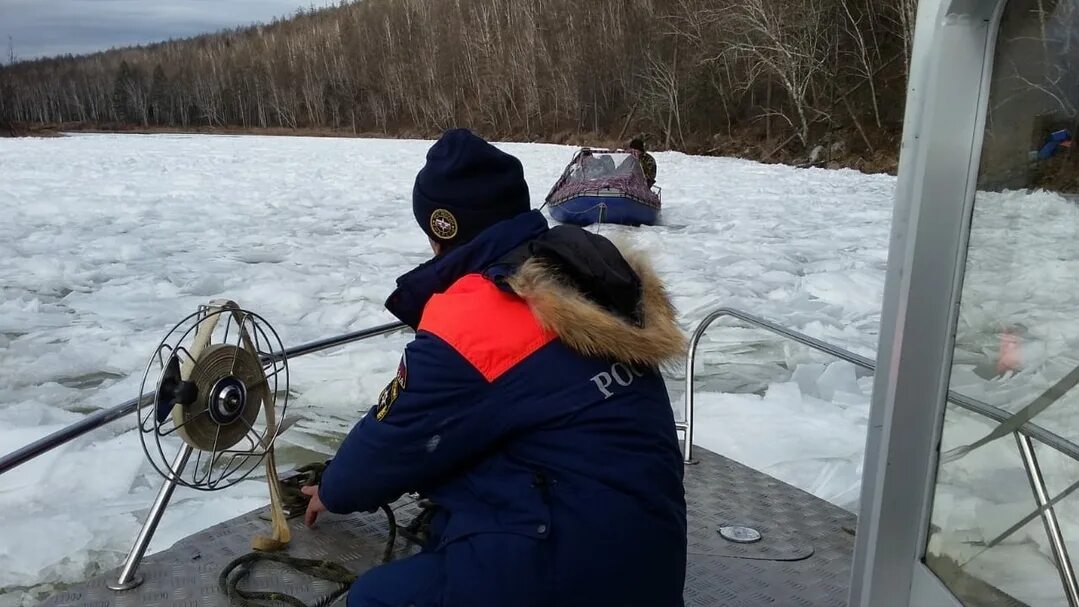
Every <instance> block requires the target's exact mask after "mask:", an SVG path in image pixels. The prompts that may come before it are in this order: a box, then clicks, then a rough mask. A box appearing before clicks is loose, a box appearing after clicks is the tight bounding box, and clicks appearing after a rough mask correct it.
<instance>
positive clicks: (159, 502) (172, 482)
mask: <svg viewBox="0 0 1079 607" xmlns="http://www.w3.org/2000/svg"><path fill="white" fill-rule="evenodd" d="M194 450H195V448H194V447H192V446H191V445H189V444H187V443H184V446H183V448H181V449H180V452H179V453H177V454H176V459H175V460H173V462H172V470H174V472H170V473H169V477H168V479H166V480H165V482H164V484H162V485H161V489H160V490H159V491H158V492H157V498H156V499H154V505H153V506H151V507H150V512H149V514H147V515H146V522H144V523H143V524H142V529H141V530H140V531H139V535H138V537H136V538H135V544H134V545H133V546H132V547H131V552H129V553H127V559H125V560H124V566H123V568H122V569H121V570H120V577H118V578H117V579H116V581H115V582H110V583H109V584H108V586H109V590H131V589H132V588H137V587H138V586H139V584H142V576H141V575H137V574H136V573H135V570H136V569H138V568H139V563H140V562H142V556H143V555H144V554H146V548H147V546H149V545H150V539H151V538H153V537H154V532H155V531H157V524H158V523H160V522H161V516H162V515H163V514H165V508H166V507H167V506H168V505H169V500H170V499H172V492H173V491H174V490H175V489H176V477H177V476H179V475H180V474H181V473H182V472H183V470H184V467H185V466H187V460H188V458H190V457H191V452H192V451H194Z"/></svg>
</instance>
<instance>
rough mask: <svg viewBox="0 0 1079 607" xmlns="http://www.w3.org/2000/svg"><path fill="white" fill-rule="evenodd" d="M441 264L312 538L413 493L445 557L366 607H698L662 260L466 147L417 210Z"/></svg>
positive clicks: (374, 575) (316, 496)
mask: <svg viewBox="0 0 1079 607" xmlns="http://www.w3.org/2000/svg"><path fill="white" fill-rule="evenodd" d="M413 209H414V212H415V215H416V219H417V221H418V222H419V224H420V227H421V228H423V230H424V232H426V234H427V236H428V237H429V239H430V241H431V243H432V248H433V249H434V251H435V257H434V258H433V259H432V260H431V261H429V262H427V263H425V264H423V265H421V266H420V267H418V268H416V269H415V270H413V271H411V272H409V273H407V274H405V275H404V276H402V277H400V278H399V279H398V281H397V289H396V290H395V291H394V292H393V294H392V295H391V296H390V298H389V299H388V301H387V304H386V305H387V308H388V309H389V310H390V311H391V312H392V313H393V314H394V315H395V316H397V317H398V318H400V319H401V320H402V321H403V322H405V323H407V324H408V325H410V326H412V327H413V328H414V329H416V338H415V340H414V341H413V342H411V343H410V344H409V345H408V346H407V347H406V349H405V353H404V356H402V358H401V362H400V365H399V368H398V372H397V375H396V377H394V378H393V380H392V381H391V382H390V383H389V385H388V386H387V387H386V389H385V390H383V392H382V394H381V396H380V397H379V400H378V404H377V405H376V406H374V407H373V408H372V409H371V410H370V411H369V412H368V413H367V414H366V415H365V416H364V417H363V419H361V420H360V422H359V423H358V424H356V426H355V427H354V428H353V429H352V431H351V432H350V433H349V435H348V436H347V437H346V438H345V440H344V442H343V443H342V445H341V447H340V449H339V450H338V452H337V454H336V456H335V457H334V458H333V459H332V461H331V462H330V464H329V466H328V467H327V468H326V470H325V472H324V474H323V477H322V482H321V485H320V486H318V487H314V488H309V489H308V492H309V494H310V495H312V499H311V502H310V505H309V508H308V513H307V522H308V524H314V522H315V519H316V517H317V516H318V514H319V513H320V512H321V511H323V510H329V511H330V512H335V513H348V512H363V511H371V510H373V509H375V508H377V507H378V506H379V505H380V504H383V503H388V502H392V501H393V500H395V499H397V498H399V497H400V496H402V495H403V494H405V493H409V492H416V493H419V494H421V495H423V496H424V497H425V498H427V499H430V500H431V501H433V502H434V503H435V504H437V506H438V508H437V514H436V515H435V517H434V519H433V520H432V523H431V533H430V538H429V541H428V544H427V545H426V546H425V547H424V548H423V550H422V551H421V552H419V553H418V554H415V555H413V556H410V557H407V558H404V559H400V560H397V561H393V562H391V563H388V564H386V565H382V566H379V567H376V568H374V569H372V570H370V571H368V572H367V573H365V574H364V575H362V576H360V578H359V579H358V580H357V581H356V582H355V584H354V585H353V586H352V588H351V589H350V591H349V596H348V604H349V606H350V607H399V606H400V607H403V606H406V605H411V606H415V607H436V606H437V607H555V606H557V607H577V606H580V607H585V606H587V607H601V606H602V607H631V606H640V607H675V606H681V605H683V600H682V589H683V585H684V581H685V570H686V503H685V494H684V490H683V485H682V479H683V468H682V458H681V453H680V450H679V443H678V438H677V435H676V432H675V426H674V417H673V413H672V409H671V403H670V398H669V396H668V394H667V390H666V387H665V386H664V383H663V379H662V377H661V375H660V369H661V368H662V366H664V365H665V364H667V363H669V362H672V361H675V360H678V359H679V358H680V356H681V354H682V352H683V350H684V336H683V334H682V332H681V330H680V329H679V327H678V325H677V323H676V320H675V311H674V309H673V307H672V305H671V303H670V301H669V299H668V297H667V295H666V293H665V290H664V287H663V285H662V283H661V281H660V280H659V278H658V276H657V275H656V274H655V272H653V271H652V270H651V269H650V268H649V265H648V264H647V263H646V261H645V260H644V258H643V257H642V256H639V255H630V254H623V253H622V252H620V251H619V249H618V248H616V247H615V245H613V244H612V243H611V242H610V241H608V240H607V239H605V238H603V237H601V236H598V235H595V234H592V233H590V232H588V231H586V230H583V229H581V228H577V227H571V226H558V227H554V228H549V227H548V224H547V221H546V219H545V217H544V216H543V215H542V214H541V213H540V212H539V211H534V210H530V205H529V196H528V187H527V185H526V184H525V180H524V176H523V172H522V169H521V163H520V162H519V161H518V160H517V159H516V158H514V157H513V156H511V155H509V154H506V153H503V152H502V151H500V150H498V149H497V148H495V147H494V146H492V145H490V144H489V143H487V142H486V141H484V140H482V139H480V138H479V137H477V136H476V135H474V134H472V133H471V132H469V131H467V130H464V129H458V130H451V131H448V132H446V133H445V134H444V135H443V137H442V138H441V139H440V140H439V141H438V142H436V143H435V144H434V146H433V147H432V148H431V149H430V151H429V152H428V155H427V162H426V165H425V166H424V168H423V169H422V170H421V171H420V173H419V174H418V176H417V178H416V183H415V187H414V190H413Z"/></svg>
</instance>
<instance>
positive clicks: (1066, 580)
mask: <svg viewBox="0 0 1079 607" xmlns="http://www.w3.org/2000/svg"><path fill="white" fill-rule="evenodd" d="M723 317H731V318H736V319H738V320H740V321H742V322H745V323H747V324H750V325H753V326H755V327H758V328H760V329H764V330H765V331H768V332H770V333H773V334H775V335H779V336H780V337H784V338H786V339H790V340H792V341H795V342H797V343H800V344H802V345H804V346H807V347H809V348H812V349H814V350H817V351H819V352H824V353H826V354H829V355H831V356H834V357H836V358H838V359H840V360H844V361H846V362H849V363H851V364H853V365H855V366H857V367H859V368H861V369H865V370H866V371H875V370H876V363H875V362H874V361H873V360H871V359H869V358H866V357H864V356H862V355H860V354H855V353H854V352H851V351H850V350H846V349H844V348H841V347H839V346H836V345H834V344H830V343H828V342H825V341H821V340H819V339H817V338H815V337H810V336H809V335H806V334H805V333H801V332H799V331H795V330H794V329H790V328H788V327H784V326H782V325H779V324H776V323H774V322H771V321H769V320H766V319H764V318H761V317H759V316H755V315H753V314H750V313H748V312H744V311H742V310H738V309H736V308H717V309H715V310H713V311H712V312H710V313H709V314H708V315H707V316H705V317H704V319H703V320H701V322H700V323H699V324H698V325H697V329H696V330H695V331H694V332H693V336H692V338H691V339H690V343H689V351H688V353H687V354H686V394H685V407H686V412H685V422H682V423H678V424H677V426H678V428H679V429H680V430H683V431H684V432H685V450H684V458H685V461H686V463H687V464H688V463H691V461H692V453H693V392H694V387H693V384H694V376H695V373H694V369H693V366H694V362H695V361H696V354H697V347H698V345H699V344H700V341H701V337H703V336H704V333H705V331H707V330H708V328H709V327H710V326H711V325H712V323H714V322H715V321H716V320H718V319H720V318H723ZM948 402H950V403H952V404H954V405H957V406H959V407H961V408H963V409H965V410H967V411H970V412H972V413H975V414H977V415H981V416H983V417H987V418H989V419H991V420H994V421H996V422H998V423H1003V422H1005V421H1006V420H1008V419H1010V418H1011V417H1012V414H1010V413H1009V412H1007V411H1005V410H1004V409H1001V408H999V407H995V406H993V405H990V404H988V403H984V402H982V401H979V400H977V399H974V398H970V397H968V396H964V395H962V394H958V393H956V392H953V391H951V390H949V391H948ZM1014 436H1015V440H1016V444H1017V447H1018V450H1019V455H1020V457H1021V458H1022V461H1023V468H1024V470H1025V471H1026V475H1027V479H1028V480H1029V481H1030V487H1031V491H1032V492H1033V494H1034V501H1035V503H1036V504H1037V505H1038V508H1037V509H1036V510H1035V513H1034V514H1033V515H1032V516H1030V517H1027V518H1026V519H1024V521H1026V522H1029V521H1030V520H1032V519H1033V518H1035V517H1037V516H1038V515H1040V516H1041V518H1042V523H1043V525H1044V527H1045V533H1046V536H1047V537H1048V539H1049V545H1050V550H1051V551H1052V553H1053V557H1054V558H1055V559H1056V562H1057V571H1058V573H1059V574H1060V580H1061V584H1062V586H1063V589H1064V595H1065V596H1066V597H1067V599H1068V604H1069V605H1070V606H1071V607H1079V582H1077V579H1076V575H1075V569H1074V567H1073V566H1072V562H1071V557H1070V556H1069V555H1068V548H1067V544H1066V543H1065V541H1064V536H1063V534H1062V532H1061V530H1060V522H1059V520H1058V519H1057V515H1056V511H1055V510H1054V509H1053V506H1054V504H1056V503H1059V502H1060V500H1062V499H1063V498H1064V497H1066V496H1067V495H1068V494H1070V493H1071V492H1072V491H1074V490H1075V489H1076V488H1077V487H1079V482H1077V483H1075V484H1074V485H1072V486H1071V487H1068V488H1067V489H1065V490H1064V491H1063V492H1061V493H1060V494H1059V495H1057V496H1056V497H1055V498H1052V499H1050V497H1049V490H1048V489H1047V487H1046V484H1045V477H1044V476H1043V475H1042V471H1041V467H1040V466H1039V465H1038V459H1037V457H1036V455H1035V453H1034V445H1033V440H1037V441H1038V442H1040V443H1042V444H1044V445H1046V446H1048V447H1052V448H1053V449H1055V450H1057V451H1059V452H1060V453H1062V454H1064V455H1066V456H1068V457H1070V458H1072V459H1073V460H1076V461H1079V445H1076V444H1075V443H1073V442H1071V441H1069V440H1068V439H1066V438H1064V437H1062V436H1060V435H1058V434H1056V433H1054V432H1052V431H1050V430H1047V429H1046V428H1043V427H1042V426H1039V425H1037V424H1035V423H1033V422H1030V421H1028V422H1026V423H1024V424H1022V425H1020V426H1018V427H1017V428H1016V430H1015V432H1014ZM1024 521H1020V522H1019V523H1017V524H1016V525H1013V526H1012V527H1011V529H1009V531H1006V532H1005V533H1004V534H1002V535H1001V536H999V537H997V538H996V539H994V540H993V542H1000V541H1002V540H1003V538H1004V537H1006V535H1008V534H1009V533H1011V532H1014V531H1016V530H1018V529H1019V528H1020V527H1022V525H1023V524H1025V522H1024Z"/></svg>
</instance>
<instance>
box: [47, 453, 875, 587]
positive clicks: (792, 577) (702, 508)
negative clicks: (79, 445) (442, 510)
mask: <svg viewBox="0 0 1079 607" xmlns="http://www.w3.org/2000/svg"><path fill="white" fill-rule="evenodd" d="M694 453H695V454H696V456H697V459H698V463H697V464H695V465H690V466H687V467H686V480H685V487H686V499H687V502H688V504H689V567H688V571H687V574H686V589H685V604H686V606H687V607H698V606H700V607H705V606H707V607H713V606H720V605H722V606H725V607H736V606H757V605H772V606H779V605H782V606H784V607H817V606H839V605H844V604H845V603H846V598H847V588H848V583H849V578H850V564H851V553H852V550H853V545H854V537H853V536H852V535H851V534H850V533H849V532H847V531H844V530H843V528H844V527H847V528H849V529H853V527H854V521H855V518H854V515H852V514H851V513H849V512H846V511H845V510H842V509H840V508H838V507H836V506H833V505H831V504H829V503H827V502H825V501H823V500H820V499H818V498H816V497H814V496H812V495H810V494H808V493H806V492H804V491H801V490H799V489H796V488H794V487H791V486H789V485H785V484H783V483H781V482H779V481H778V480H776V479H774V478H772V477H770V476H767V475H765V474H762V473H760V472H757V471H755V470H752V469H750V468H747V467H745V466H743V465H741V464H738V463H736V462H733V461H731V460H728V459H726V458H724V457H721V456H719V455H715V454H713V453H710V452H708V451H705V450H704V449H700V448H695V450H694ZM395 506H396V507H397V518H398V523H399V524H405V523H407V521H409V520H411V518H412V516H413V515H414V513H415V512H416V509H415V507H414V506H413V505H412V504H411V503H409V502H407V501H402V502H399V503H398V504H395ZM264 511H265V509H261V510H255V511H253V512H249V513H248V514H245V515H243V516H240V517H237V518H235V519H232V520H230V521H226V522H224V523H221V524H219V525H215V526H213V527H210V528H209V529H206V530H205V531H202V532H200V533H197V534H195V535H192V536H190V537H188V538H185V539H184V540H182V541H180V542H177V543H176V544H175V545H174V546H173V547H172V548H170V549H168V550H165V551H162V552H160V553H158V554H155V555H152V556H149V557H147V558H146V559H144V561H143V563H142V565H141V566H140V567H139V573H140V574H142V576H143V577H144V579H145V581H144V582H143V584H142V585H141V586H139V587H138V588H136V589H134V590H129V591H124V592H114V591H111V590H108V589H107V588H106V587H105V584H106V583H107V581H108V580H111V579H114V578H115V576H116V575H117V571H111V572H109V573H108V574H107V575H105V576H101V577H98V578H95V579H93V580H90V581H89V582H87V583H86V584H84V585H79V586H73V587H71V588H69V589H67V590H66V591H64V592H61V593H59V594H57V595H55V596H53V597H51V598H50V599H48V600H47V601H45V602H44V603H43V605H45V606H48V607H69V606H70V607H76V606H79V607H89V606H92V607H112V606H116V607H129V606H130V607H134V606H136V605H144V606H148V607H149V606H153V607H156V606H175V607H204V606H205V607H209V606H211V605H222V606H224V605H227V604H228V600H227V599H226V598H225V597H224V596H223V595H222V594H221V593H220V592H219V591H218V587H217V577H218V574H219V573H220V572H221V570H222V569H223V568H224V566H225V565H226V564H228V562H229V561H231V560H232V559H234V558H236V557H238V556H241V555H243V554H246V553H248V552H250V542H251V538H252V536H254V535H255V534H257V533H267V532H268V523H267V522H266V521H265V520H263V519H262V518H261V517H260V514H262V513H263V512H264ZM165 516H168V512H166V513H165ZM289 523H290V527H291V529H292V543H291V544H290V546H289V548H288V554H291V555H294V556H298V557H302V558H318V559H332V560H334V561H337V562H340V563H341V564H343V565H345V566H346V567H348V568H350V569H352V570H354V571H356V572H361V571H364V570H366V569H368V568H370V567H372V566H373V565H375V564H377V563H378V562H379V560H380V559H381V556H382V550H383V548H384V546H385V541H386V537H387V532H388V527H387V524H386V517H385V515H383V514H382V513H381V512H378V513H375V514H359V515H349V516H335V515H323V517H321V518H320V519H319V526H318V528H317V529H315V530H309V529H307V528H306V527H304V526H303V524H302V522H301V520H300V519H293V520H291V521H290V522H289ZM724 525H744V526H748V527H752V528H754V529H756V530H757V531H759V532H760V533H761V539H760V541H758V542H754V543H750V544H740V543H735V542H731V541H728V540H726V539H724V538H723V537H721V536H720V534H719V528H720V527H722V526H724ZM132 533H134V530H132ZM397 544H398V555H399V556H404V555H406V554H408V553H410V552H413V551H415V549H414V548H411V547H407V546H406V542H405V541H404V539H403V538H398V541H397ZM241 587H242V588H246V589H251V590H277V591H283V592H286V593H288V594H291V595H294V596H297V597H299V598H301V599H302V600H305V601H308V602H311V601H313V600H315V599H316V598H318V597H322V596H325V595H326V594H329V593H330V592H331V591H333V590H334V589H336V586H335V585H333V584H329V583H325V582H320V581H313V580H311V579H310V578H308V577H306V576H304V575H302V574H296V573H293V572H291V571H290V570H288V569H286V568H283V567H280V566H278V565H276V564H269V563H262V564H259V565H257V566H256V567H255V568H254V570H253V572H252V574H251V576H250V577H249V578H248V579H247V580H246V581H245V582H244V583H242V584H241Z"/></svg>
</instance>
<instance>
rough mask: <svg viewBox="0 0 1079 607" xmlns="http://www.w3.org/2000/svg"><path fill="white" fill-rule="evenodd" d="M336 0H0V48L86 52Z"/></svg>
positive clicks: (27, 55) (25, 55) (28, 55)
mask: <svg viewBox="0 0 1079 607" xmlns="http://www.w3.org/2000/svg"><path fill="white" fill-rule="evenodd" d="M336 3H337V2H336V0H0V37H2V40H0V47H2V49H3V53H2V54H3V60H4V61H6V60H7V54H8V53H7V49H8V36H11V39H12V41H13V43H14V46H15V53H16V55H18V57H19V58H20V59H33V58H37V57H48V56H51V55H62V54H65V53H72V54H78V53H87V52H93V51H98V50H106V49H109V48H112V47H119V46H129V45H133V44H146V43H150V42H158V41H161V40H167V39H169V38H183V37H186V36H193V35H196V34H201V33H205V32H213V31H217V30H220V29H225V28H232V27H236V26H242V25H249V24H252V23H255V22H260V21H261V22H264V23H266V22H269V21H271V20H272V19H273V18H274V17H284V16H288V15H291V14H292V13H294V12H295V11H296V9H298V8H300V7H310V6H312V5H314V6H316V7H318V6H326V5H330V4H336Z"/></svg>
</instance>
